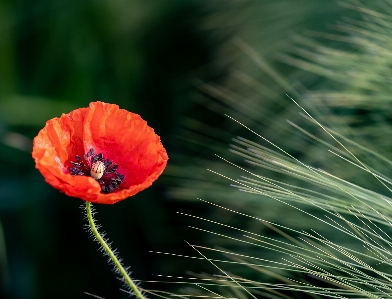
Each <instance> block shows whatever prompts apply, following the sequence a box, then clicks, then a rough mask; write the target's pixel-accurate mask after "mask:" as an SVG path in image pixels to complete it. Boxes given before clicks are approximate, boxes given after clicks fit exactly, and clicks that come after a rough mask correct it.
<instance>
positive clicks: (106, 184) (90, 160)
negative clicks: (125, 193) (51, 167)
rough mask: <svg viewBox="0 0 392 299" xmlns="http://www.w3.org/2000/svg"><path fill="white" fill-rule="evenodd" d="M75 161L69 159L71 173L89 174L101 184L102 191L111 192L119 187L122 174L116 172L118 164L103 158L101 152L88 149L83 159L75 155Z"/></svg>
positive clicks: (122, 178) (122, 177)
mask: <svg viewBox="0 0 392 299" xmlns="http://www.w3.org/2000/svg"><path fill="white" fill-rule="evenodd" d="M75 160H76V161H70V163H71V165H72V167H70V168H68V171H69V173H70V174H72V175H85V176H91V177H93V178H94V179H96V180H97V182H98V183H99V184H100V185H101V190H102V193H111V192H113V191H114V190H115V189H119V188H120V184H121V183H122V181H123V180H124V176H123V175H122V174H121V173H119V172H117V167H118V165H117V164H115V163H113V162H111V161H109V159H104V157H103V155H102V154H94V149H92V148H91V149H90V150H89V151H88V153H87V154H85V155H83V159H82V158H81V157H80V156H78V155H76V157H75Z"/></svg>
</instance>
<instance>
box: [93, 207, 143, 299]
mask: <svg viewBox="0 0 392 299" xmlns="http://www.w3.org/2000/svg"><path fill="white" fill-rule="evenodd" d="M86 214H87V219H88V223H89V225H90V228H91V232H92V233H93V234H94V236H95V237H96V238H97V241H98V242H99V243H100V244H101V246H102V247H103V249H104V250H105V252H106V253H107V255H108V256H109V257H110V259H111V260H112V261H113V263H114V266H115V267H116V268H117V270H118V271H119V272H120V274H121V275H122V277H124V280H125V282H126V283H127V284H128V285H129V287H130V288H131V290H132V291H133V292H134V294H135V295H136V297H137V298H139V299H146V298H145V297H144V296H143V295H142V293H141V291H140V290H139V289H138V287H137V286H136V284H135V283H134V282H133V281H132V279H131V278H130V277H129V275H128V273H127V271H126V270H125V269H124V267H123V266H122V265H121V263H120V261H119V260H118V258H117V257H116V255H115V254H114V252H113V251H112V250H111V249H110V247H109V245H108V244H107V243H106V242H105V240H104V239H103V238H102V236H101V235H100V234H99V232H98V229H97V227H96V226H95V220H94V218H93V214H92V212H91V203H90V202H88V201H86Z"/></svg>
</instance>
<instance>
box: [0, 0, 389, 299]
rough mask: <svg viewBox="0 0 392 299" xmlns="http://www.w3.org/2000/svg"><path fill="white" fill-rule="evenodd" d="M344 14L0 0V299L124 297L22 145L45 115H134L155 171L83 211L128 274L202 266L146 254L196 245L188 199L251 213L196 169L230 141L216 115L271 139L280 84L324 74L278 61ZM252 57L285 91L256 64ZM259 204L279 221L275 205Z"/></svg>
mask: <svg viewBox="0 0 392 299" xmlns="http://www.w3.org/2000/svg"><path fill="white" fill-rule="evenodd" d="M356 14H357V12H356V11H355V10H349V9H346V8H343V7H342V6H340V5H339V4H338V3H335V2H334V1H312V0H299V1H289V0H280V1H273V0H268V1H266V0H262V1H191V0H189V1H181V0H171V1H158V0H143V1H142V0H135V1H124V0H116V1H109V0H97V1H90V0H87V1H74V0H60V1H49V0H42V1H27V0H13V1H7V0H5V1H1V2H0V19H1V22H0V164H1V168H0V169H1V170H2V171H1V172H0V224H1V227H0V228H1V229H0V271H1V273H0V290H1V295H0V298H7V299H8V298H12V299H14V298H15V299H19V298H23V299H36V298H40V299H41V298H42V299H44V298H54V297H55V298H89V296H88V295H85V294H84V292H89V293H92V294H95V295H98V296H101V297H103V298H124V297H126V294H125V293H123V292H122V291H121V290H120V288H121V283H120V282H119V281H118V279H117V278H116V276H115V275H114V273H113V271H112V269H111V266H110V265H108V264H107V262H106V258H105V257H102V255H101V253H100V252H99V251H98V246H97V244H96V243H95V242H93V240H92V239H91V238H89V235H88V233H87V232H86V231H85V229H84V225H85V224H86V221H85V220H84V216H83V211H82V210H81V209H80V207H81V206H82V204H83V203H82V202H81V201H80V200H78V199H75V198H68V197H66V196H64V195H63V194H61V193H59V192H58V191H57V190H54V189H53V188H51V187H50V186H49V185H47V184H46V183H45V182H44V180H43V178H42V176H41V175H40V173H39V172H38V171H37V170H35V168H34V163H33V160H32V158H31V145H32V139H33V138H34V136H35V135H36V134H37V132H38V131H39V130H40V129H41V128H42V127H43V126H44V124H45V122H46V120H48V119H50V118H52V117H56V116H59V115H61V113H68V112H70V111H71V110H73V109H75V108H79V107H86V106H87V105H88V103H89V102H92V101H96V100H101V101H104V102H109V103H116V104H118V105H120V107H121V108H124V109H127V110H129V111H132V112H135V113H138V114H140V115H141V116H142V117H143V118H144V119H146V120H147V122H148V123H149V125H150V126H152V127H153V128H154V129H155V131H156V133H157V134H158V135H160V136H161V139H162V142H163V144H164V146H165V147H166V148H167V150H168V153H169V158H170V160H169V165H168V168H167V171H165V173H164V175H163V176H162V177H161V178H160V179H159V180H158V181H157V182H156V183H155V184H154V185H153V187H152V188H150V189H148V190H145V191H143V192H142V193H140V194H137V195H136V196H134V197H133V198H130V199H128V200H125V201H123V202H121V203H118V204H116V205H114V206H96V209H97V211H98V215H97V221H98V222H99V223H100V224H101V225H102V226H103V230H104V231H105V232H106V233H107V236H108V237H109V239H110V240H111V241H113V246H114V247H115V248H117V249H118V251H119V253H120V256H121V257H122V258H123V260H124V263H125V265H129V266H131V271H132V273H133V277H134V278H135V279H141V280H151V279H152V280H154V279H155V278H156V277H155V276H153V274H164V275H183V274H184V273H185V272H186V271H195V272H197V271H203V269H204V265H202V264H200V262H199V263H198V262H194V263H191V262H189V261H188V262H187V263H186V264H185V263H184V261H183V260H181V259H180V258H175V257H173V258H163V257H162V256H160V255H156V254H151V253H149V251H150V250H154V251H163V252H175V253H181V254H190V253H191V252H192V250H191V249H190V248H189V247H188V246H187V245H186V244H185V242H184V240H187V241H192V240H199V239H201V238H204V237H203V235H202V234H201V233H199V232H195V231H193V230H190V229H189V228H188V227H187V226H188V224H189V219H184V217H181V216H179V215H178V214H176V212H178V211H182V212H186V213H189V212H192V213H193V214H198V215H209V214H210V213H213V212H211V211H210V210H209V208H208V207H206V206H205V205H203V204H201V203H200V202H198V201H197V200H196V198H197V197H203V196H204V198H205V197H209V198H205V199H213V198H217V199H218V200H220V201H221V202H225V203H227V204H230V203H231V204H233V205H234V206H238V207H241V208H242V207H243V206H244V205H245V203H249V202H250V204H249V205H248V208H249V209H254V205H253V203H252V201H251V199H249V198H248V199H245V198H244V199H243V200H242V201H241V200H240V201H239V200H238V193H235V192H238V191H235V190H234V191H233V190H232V189H230V187H228V183H227V182H225V183H223V184H222V183H221V184H220V185H214V184H215V181H214V179H212V177H213V175H212V174H211V173H208V172H207V171H206V168H207V167H210V166H211V165H215V164H214V163H220V162H216V158H215V157H214V156H213V155H214V154H215V153H217V152H225V151H226V150H227V147H228V144H229V143H230V142H231V138H232V137H233V136H235V135H234V134H241V133H243V132H242V131H241V130H239V129H238V126H237V125H235V124H234V123H232V122H229V121H228V120H227V119H225V117H224V116H223V113H225V112H227V111H230V112H231V113H233V114H234V113H236V114H235V115H233V114H231V115H232V116H238V117H239V118H240V119H241V120H244V119H247V120H248V122H247V125H249V126H252V125H254V126H255V127H257V128H259V129H260V130H263V133H264V134H265V135H266V136H267V137H272V136H275V137H276V136H277V135H276V134H277V133H276V132H277V131H279V126H280V124H285V120H286V118H288V116H292V115H297V111H293V110H292V109H290V108H288V106H287V105H288V103H290V102H289V101H288V100H287V98H285V93H287V92H289V93H290V91H292V90H290V88H288V86H295V83H296V82H301V84H302V85H300V84H298V86H299V87H300V88H302V90H303V91H305V90H309V89H312V88H315V87H317V86H322V84H324V82H325V79H324V78H325V77H326V76H324V75H325V74H322V73H319V74H317V75H314V74H312V73H311V72H310V71H311V70H309V69H307V70H306V71H303V70H300V68H301V67H303V66H304V64H300V63H294V61H293V60H292V56H282V55H281V54H282V53H289V54H290V55H291V54H293V55H294V56H295V55H297V58H298V57H302V56H303V55H305V56H306V54H304V53H301V52H300V51H298V52H295V50H296V49H299V46H298V44H299V45H301V46H303V45H305V46H306V45H307V44H306V42H305V41H303V40H300V39H299V36H300V35H297V34H303V33H306V32H307V30H312V31H320V32H325V31H327V30H330V29H331V24H336V22H337V21H338V20H341V18H342V17H352V16H354V17H355V16H356ZM323 42H324V44H331V45H334V44H336V40H329V41H326V40H324V41H323ZM296 43H297V48H296V47H295V46H293V45H294V44H296ZM247 45H250V46H251V47H252V49H249V48H247ZM309 47H310V48H311V46H309ZM338 47H342V48H343V49H346V48H349V46H347V45H343V46H338ZM252 50H254V51H255V53H258V54H260V55H261V57H263V59H264V60H263V61H267V62H268V63H269V64H270V65H271V66H272V67H273V69H275V70H277V71H278V72H279V73H280V74H282V76H283V77H284V78H287V80H288V81H287V82H289V84H290V85H287V86H285V85H284V84H282V82H279V80H277V79H276V77H275V78H274V77H273V76H271V73H268V71H266V70H268V68H267V67H265V65H264V67H260V65H263V63H261V64H260V61H259V62H257V59H254V57H252ZM290 51H292V52H293V53H290ZM357 52H359V51H358V50H357ZM313 54H314V53H313ZM315 55H316V54H315ZM288 57H291V58H288ZM290 59H291V60H290ZM314 60H316V58H314ZM297 62H298V61H297ZM290 64H291V65H290ZM303 68H305V67H303ZM354 71H355V70H354ZM256 83H257V84H258V85H257V84H256ZM293 84H294V85H293ZM326 86H329V87H331V85H328V84H327V85H326ZM333 88H335V86H333ZM293 90H294V89H293ZM360 92H362V91H359V93H360ZM363 94H367V95H371V93H369V92H367V91H365V92H363ZM293 96H297V94H294V95H293ZM222 99H224V100H222ZM307 99H309V101H311V100H312V97H311V95H308V97H307ZM362 109H365V108H363V107H362ZM361 111H362V110H361ZM324 112H325V111H321V112H320V114H321V115H325V113H324ZM346 112H347V111H346ZM362 112H363V111H362ZM323 113H324V114H323ZM360 113H361V112H360ZM367 113H368V112H366V111H365V113H363V114H366V115H368V114H367ZM352 115H357V112H352ZM293 117H297V116H293ZM386 117H387V116H386ZM267 124H268V125H267ZM252 128H253V127H252ZM277 128H278V129H277ZM284 134H285V135H284ZM290 134H291V133H287V132H286V131H285V133H282V136H281V137H280V138H281V139H282V140H281V141H282V142H285V143H286V144H288V143H290V142H292V141H293V142H294V143H295V144H298V147H297V150H298V152H299V151H300V150H301V149H303V148H307V147H308V146H309V145H308V144H306V143H301V141H298V139H299V138H297V136H295V135H292V134H291V135H290ZM385 148H386V149H387V148H390V147H389V143H388V144H387V145H385ZM315 156H317V153H316V154H315V153H313V155H312V156H311V157H313V158H314V157H315ZM305 158H306V157H305ZM313 158H309V160H310V161H313V160H312V159H313ZM306 159H307V158H306ZM331 167H332V166H331ZM196 182H197V183H196ZM222 190H224V191H222ZM226 190H227V191H226ZM247 200H249V201H247ZM262 210H263V211H268V213H269V214H270V215H272V216H273V214H274V213H275V214H276V215H275V216H274V217H279V215H278V214H279V208H278V207H276V206H273V205H271V206H270V207H266V206H265V205H264V207H263V209H262ZM272 216H271V217H272ZM222 217H223V216H222ZM239 225H241V224H239ZM301 225H303V226H304V225H305V226H306V224H301ZM255 229H258V228H255ZM205 271H208V270H205ZM160 288H161V289H165V288H166V289H169V288H172V286H165V285H162V286H160Z"/></svg>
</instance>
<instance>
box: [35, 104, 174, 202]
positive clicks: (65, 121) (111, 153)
mask: <svg viewBox="0 0 392 299" xmlns="http://www.w3.org/2000/svg"><path fill="white" fill-rule="evenodd" d="M33 158H34V160H35V163H36V168H37V169H38V170H39V171H40V172H41V174H42V175H43V176H44V178H45V180H46V181H47V182H48V183H49V184H50V185H52V186H53V187H54V188H57V189H59V190H60V191H62V192H64V193H66V194H67V195H69V196H74V197H79V198H81V199H84V200H86V201H90V202H93V203H103V204H113V203H116V202H118V201H120V200H123V199H125V198H127V197H129V196H132V195H135V194H136V193H138V192H140V191H142V190H144V189H146V188H147V187H149V186H150V185H151V184H152V183H153V182H154V181H155V180H156V179H157V178H158V177H159V176H160V174H161V173H162V171H163V170H164V169H165V167H166V163H167V160H168V156H167V153H166V150H165V148H164V147H163V146H162V143H161V141H160V138H159V136H158V135H156V134H155V132H154V130H153V129H152V128H151V127H149V126H148V125H147V122H146V121H144V120H143V119H142V118H141V117H140V116H139V115H137V114H134V113H131V112H128V111H126V110H123V109H119V107H118V106H117V105H113V104H107V103H102V102H94V103H90V105H89V107H88V108H80V109H76V110H74V111H72V112H70V113H69V114H63V115H62V116H61V117H60V118H53V119H51V120H49V121H47V123H46V125H45V127H44V128H43V129H42V130H41V131H40V132H39V133H38V136H37V137H35V138H34V146H33Z"/></svg>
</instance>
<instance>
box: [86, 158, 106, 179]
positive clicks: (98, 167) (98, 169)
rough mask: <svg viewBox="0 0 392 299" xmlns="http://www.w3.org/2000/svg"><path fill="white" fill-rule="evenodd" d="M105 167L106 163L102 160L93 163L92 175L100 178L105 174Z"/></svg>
mask: <svg viewBox="0 0 392 299" xmlns="http://www.w3.org/2000/svg"><path fill="white" fill-rule="evenodd" d="M105 168H106V167H105V164H104V163H103V162H102V161H97V162H95V163H93V165H91V171H90V175H91V176H92V177H93V178H94V179H96V180H99V179H100V178H101V177H102V176H103V173H104V171H105Z"/></svg>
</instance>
